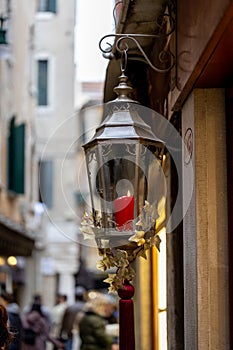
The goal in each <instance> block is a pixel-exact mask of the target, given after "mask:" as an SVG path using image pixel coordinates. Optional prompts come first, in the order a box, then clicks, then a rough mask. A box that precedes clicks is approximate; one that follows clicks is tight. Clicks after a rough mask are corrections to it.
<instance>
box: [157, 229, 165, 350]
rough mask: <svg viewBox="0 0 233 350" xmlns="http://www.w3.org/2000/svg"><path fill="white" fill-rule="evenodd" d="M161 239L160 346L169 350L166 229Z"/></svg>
mask: <svg viewBox="0 0 233 350" xmlns="http://www.w3.org/2000/svg"><path fill="white" fill-rule="evenodd" d="M159 236H160V238H161V241H162V242H161V245H160V253H158V255H157V256H158V338H159V339H158V345H159V350H167V265H166V261H167V256H166V251H167V250H166V228H165V227H163V228H162V229H161V230H160V231H159Z"/></svg>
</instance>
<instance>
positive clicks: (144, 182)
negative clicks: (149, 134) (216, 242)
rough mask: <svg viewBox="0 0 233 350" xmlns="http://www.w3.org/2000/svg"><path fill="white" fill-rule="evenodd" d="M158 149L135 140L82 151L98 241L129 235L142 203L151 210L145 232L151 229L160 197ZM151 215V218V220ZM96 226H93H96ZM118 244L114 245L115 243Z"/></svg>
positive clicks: (142, 207)
mask: <svg viewBox="0 0 233 350" xmlns="http://www.w3.org/2000/svg"><path fill="white" fill-rule="evenodd" d="M158 152H159V151H158V147H155V146H154V147H151V146H150V145H148V144H145V145H144V144H143V143H139V142H138V140H111V142H107V141H104V142H99V143H98V144H96V145H95V146H94V147H92V148H91V149H89V150H88V151H86V159H87V167H88V174H89V184H90V188H91V199H92V213H93V214H94V216H95V218H96V222H97V223H98V225H99V228H100V229H99V231H98V237H100V238H101V239H102V238H106V237H108V238H109V239H110V236H111V242H113V241H114V236H117V237H118V238H119V234H121V235H125V238H124V239H125V241H124V242H122V241H121V243H122V244H125V243H127V239H128V238H129V237H130V236H131V235H132V234H133V232H134V231H135V229H136V224H137V223H138V221H139V216H140V214H141V213H142V212H143V210H144V206H145V204H146V202H149V204H150V205H151V206H152V207H153V208H154V210H153V213H150V214H148V215H149V218H147V219H146V220H148V230H149V229H151V226H154V224H155V220H156V218H157V217H156V215H157V206H158V201H159V198H160V197H161V196H162V195H164V189H165V186H164V184H162V185H161V179H162V180H163V178H164V177H163V172H162V168H161V165H160V161H158V159H157V155H158ZM153 215H154V217H152V216H153ZM98 225H97V226H98ZM116 244H118V243H116Z"/></svg>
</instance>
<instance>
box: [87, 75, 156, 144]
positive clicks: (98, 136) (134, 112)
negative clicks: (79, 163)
mask: <svg viewBox="0 0 233 350" xmlns="http://www.w3.org/2000/svg"><path fill="white" fill-rule="evenodd" d="M127 79H128V78H127V77H126V76H125V74H124V72H123V73H122V74H121V76H120V77H119V80H120V81H119V84H118V86H116V87H115V88H114V91H115V92H116V93H117V94H118V97H117V98H116V99H115V100H113V101H110V102H108V103H107V104H106V111H107V116H106V118H105V119H104V121H103V122H102V123H101V124H100V126H98V127H97V128H96V133H95V135H94V136H93V138H92V139H91V140H90V141H89V142H87V143H86V144H85V145H83V147H84V148H85V149H87V148H88V147H90V146H91V145H93V144H95V143H99V142H104V141H106V142H107V141H110V140H115V141H116V140H124V139H125V140H134V141H136V140H139V142H140V141H144V142H149V143H157V144H158V143H159V144H160V145H161V146H163V141H162V140H160V139H159V138H157V137H156V136H155V134H154V133H153V131H152V129H151V127H150V126H149V125H148V124H147V123H145V122H144V120H143V119H142V118H141V116H140V115H139V108H138V106H140V104H139V103H138V102H137V101H134V100H132V99H131V98H130V97H129V95H130V93H131V91H132V87H130V86H129V85H127Z"/></svg>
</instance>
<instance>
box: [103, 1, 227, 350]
mask: <svg viewBox="0 0 233 350" xmlns="http://www.w3.org/2000/svg"><path fill="white" fill-rule="evenodd" d="M121 6H122V8H121V12H120V13H119V19H118V26H117V33H118V34H121V33H123V34H129V35H130V34H132V36H133V34H138V35H139V34H147V35H148V34H149V35H151V34H152V35H154V37H141V38H140V37H139V38H138V37H137V38H136V39H137V40H138V42H139V44H140V46H141V48H142V49H143V51H144V52H145V54H146V56H147V57H148V58H149V61H150V62H151V63H152V65H153V66H154V67H158V68H161V69H164V68H165V67H166V64H167V65H169V63H171V61H172V57H174V58H175V62H174V67H173V68H172V69H171V70H170V71H169V72H166V73H161V72H158V71H156V70H155V69H154V67H152V66H150V65H148V61H146V60H145V56H144V55H143V52H142V51H140V50H138V46H137V45H135V42H132V41H130V40H129V42H130V44H129V49H128V52H127V55H128V64H127V70H126V74H127V76H128V77H129V81H130V83H131V84H132V86H133V87H134V93H133V99H135V100H138V101H139V102H140V103H141V104H142V105H144V106H146V107H149V108H151V109H153V110H155V111H157V112H158V113H160V114H161V115H163V116H164V119H165V120H167V121H168V122H169V123H168V124H167V125H170V126H172V127H173V128H174V129H173V130H176V131H177V134H176V132H175V131H174V132H171V134H170V135H169V132H170V129H169V127H168V128H167V129H166V130H165V133H164V134H163V131H162V132H161V130H160V127H161V125H160V126H158V125H157V129H156V126H155V129H154V130H155V131H156V130H157V132H158V133H159V132H160V133H161V134H159V135H161V136H162V139H163V140H164V141H165V144H166V145H167V150H168V152H167V154H166V164H165V169H164V177H165V178H166V181H167V195H166V211H165V215H166V218H165V220H164V222H163V223H162V225H158V226H159V229H160V230H159V234H160V235H161V238H162V241H163V242H164V243H165V245H164V246H162V248H161V252H162V255H161V253H159V254H157V253H156V252H154V251H153V250H152V251H151V253H150V255H149V256H148V260H147V261H144V260H143V259H142V260H141V261H138V262H137V266H136V269H137V277H136V282H135V284H136V295H135V311H136V343H137V346H136V348H140V349H147V350H148V349H163V350H164V349H187V350H190V349H192V350H193V349H199V350H200V349H218V350H219V349H231V348H232V346H233V343H232V332H231V330H232V302H231V299H232V298H231V294H232V276H231V259H232V258H231V256H232V248H231V246H232V239H231V236H232V232H231V228H232V220H231V207H232V186H231V177H232V159H231V158H232V153H231V149H232V145H231V143H232V142H231V137H230V134H231V128H232V123H231V114H232V72H233V66H232V54H233V51H232V35H231V30H232V19H233V11H232V10H233V8H232V2H231V1H218V0H217V1H214V2H213V1H212V2H210V1H208V0H205V1H201V2H200V1H198V2H195V3H194V2H191V1H182V0H177V1H176V2H175V1H174V2H173V1H140V0H135V1H125V2H124V4H122V5H121ZM164 14H165V15H164ZM170 16H172V18H174V22H173V20H171V21H167V20H168V18H170ZM161 18H163V20H161ZM174 23H175V27H174V31H173V33H172V34H171V35H168V36H167V37H166V36H165V35H164V34H165V33H169V31H172V30H171V28H172V27H173V24H174ZM161 28H163V32H162V34H163V35H160V36H159V35H158V34H159V33H160V34H161V32H160V30H161ZM168 49H169V50H170V51H171V53H172V55H170V56H169V57H170V59H171V60H170V59H167V61H166V62H167V63H166V62H165V61H160V58H161V57H164V56H161V55H160V53H163V52H164V51H167V50H168ZM167 57H168V56H167ZM111 58H112V59H111V61H110V62H109V65H108V69H107V74H106V81H105V102H108V101H110V100H113V99H114V98H115V95H114V93H113V92H112V91H113V87H114V86H116V85H117V83H118V76H119V73H120V62H121V58H120V55H119V53H118V52H117V50H116V47H114V46H113V55H112V57H111ZM152 122H153V121H152V119H151V121H150V124H151V126H152V127H153V123H152ZM169 149H170V151H169ZM164 232H166V233H165V234H164ZM164 276H165V281H164ZM164 299H165V300H164Z"/></svg>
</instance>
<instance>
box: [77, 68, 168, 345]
mask: <svg viewBox="0 0 233 350" xmlns="http://www.w3.org/2000/svg"><path fill="white" fill-rule="evenodd" d="M119 79H120V82H119V85H118V86H117V87H115V89H114V91H115V92H116V93H117V94H118V97H117V99H116V100H114V101H112V102H109V103H108V104H107V108H108V111H107V117H106V118H105V120H104V121H103V122H102V124H101V125H100V126H99V127H98V128H97V129H96V133H95V135H94V137H93V138H92V139H91V140H90V141H89V142H88V143H86V144H85V145H84V146H83V147H84V150H85V156H86V166H87V171H88V180H89V186H90V195H91V205H92V213H91V214H87V213H86V214H85V215H84V219H83V222H82V224H83V227H82V230H83V232H85V231H87V232H88V233H90V231H91V232H92V233H93V234H94V236H95V240H96V242H97V246H98V249H99V253H100V255H101V256H102V260H101V261H100V262H99V268H101V269H102V270H107V269H108V268H110V267H115V268H116V273H115V274H109V278H108V279H107V280H105V281H106V282H108V283H110V288H109V290H110V291H116V290H117V291H118V294H119V296H120V298H121V300H120V349H127V350H133V349H134V346H135V345H134V326H133V324H134V320H133V301H132V300H131V298H132V297H133V295H134V288H133V286H132V285H131V284H130V281H131V280H132V278H133V275H134V271H133V269H132V268H131V266H130V263H132V262H133V261H134V260H135V259H136V257H137V256H144V257H145V250H147V249H149V248H150V247H151V246H152V245H154V244H155V245H156V246H157V248H158V249H159V243H160V238H159V236H158V235H156V233H155V223H156V219H157V218H158V212H157V205H158V198H157V193H156V191H155V190H154V189H155V185H156V181H157V178H158V174H159V173H160V172H161V162H162V159H163V152H164V143H163V142H162V141H161V140H160V139H158V138H157V137H156V136H155V135H154V133H153V132H152V130H151V128H150V126H149V125H147V124H146V123H145V122H144V121H143V118H142V117H141V116H140V115H139V109H138V106H139V105H138V104H137V103H136V102H135V101H133V100H131V99H130V98H129V96H128V95H129V93H130V91H131V89H132V88H131V87H129V86H128V85H127V77H126V76H125V74H124V72H123V71H122V74H121V76H120V78H119ZM126 330H127V332H126Z"/></svg>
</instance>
